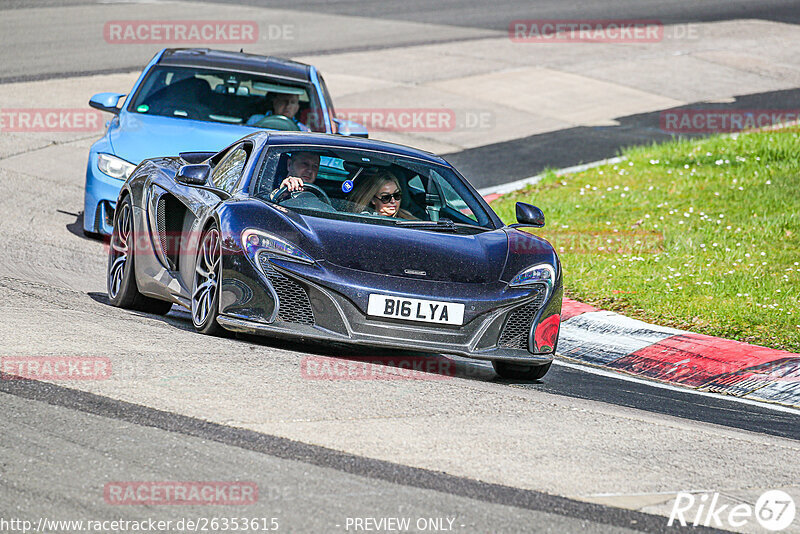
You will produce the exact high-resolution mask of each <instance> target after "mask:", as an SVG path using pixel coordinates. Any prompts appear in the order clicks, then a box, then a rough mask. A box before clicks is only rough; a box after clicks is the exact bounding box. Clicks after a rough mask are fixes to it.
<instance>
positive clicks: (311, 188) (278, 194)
mask: <svg viewBox="0 0 800 534" xmlns="http://www.w3.org/2000/svg"><path fill="white" fill-rule="evenodd" d="M288 192H289V188H287V187H286V186H283V187H279V188H278V189H276V190H275V191H273V192H272V193H271V194H270V195H269V201H270V202H274V203H276V204H277V203H278V202H280V201H281V200H283V197H284V196H285V195H286V193H288ZM305 192H309V193H314V194H315V195H316V196H317V197H318V198H319V199H320V200H321V201H323V202H324V203H326V204H327V205H329V206H331V205H332V204H331V199H330V197H329V196H328V194H327V193H326V192H325V191H323V190H322V189H321V188H319V187H317V186H316V185H314V184H303V190H302V191H292V193H291V196H292V198H294V197H296V196H297V195H299V194H300V193H305Z"/></svg>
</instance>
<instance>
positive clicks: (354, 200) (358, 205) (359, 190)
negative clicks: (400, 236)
mask: <svg viewBox="0 0 800 534" xmlns="http://www.w3.org/2000/svg"><path fill="white" fill-rule="evenodd" d="M402 198H403V192H402V189H401V188H400V180H399V179H398V178H397V176H395V175H394V174H392V173H391V172H389V171H387V170H380V171H378V172H376V173H374V174H367V175H364V176H361V177H360V178H359V179H358V180H357V181H356V186H355V188H354V189H353V192H352V193H350V199H349V200H350V203H351V206H350V211H352V212H353V213H368V214H370V215H383V216H385V217H397V218H399V219H416V217H414V216H413V215H412V214H411V213H409V212H408V211H406V210H404V209H402V208H401V207H400V201H401V200H402Z"/></svg>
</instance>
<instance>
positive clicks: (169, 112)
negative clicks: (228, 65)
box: [128, 66, 325, 132]
mask: <svg viewBox="0 0 800 534" xmlns="http://www.w3.org/2000/svg"><path fill="white" fill-rule="evenodd" d="M128 111H130V112H131V113H141V114H146V115H160V116H164V117H176V118H184V119H194V120H200V121H208V122H223V123H227V124H241V125H244V126H253V127H260V128H269V129H274V130H287V131H319V132H325V125H324V121H322V120H319V119H318V117H322V113H321V111H320V104H319V100H318V99H317V96H316V92H315V91H314V90H313V87H312V86H311V84H304V83H301V82H296V83H295V82H293V83H288V82H285V81H282V80H275V79H272V78H269V77H268V76H258V75H255V74H247V73H242V72H230V71H222V70H213V69H200V68H193V67H171V66H162V67H155V68H153V69H152V70H151V71H150V73H149V74H148V75H147V78H146V79H145V80H144V82H142V85H141V87H140V88H139V90H138V91H137V93H136V95H135V99H134V100H133V101H132V102H131V103H130V105H129V106H128Z"/></svg>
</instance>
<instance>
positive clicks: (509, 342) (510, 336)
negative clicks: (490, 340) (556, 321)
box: [497, 286, 547, 350]
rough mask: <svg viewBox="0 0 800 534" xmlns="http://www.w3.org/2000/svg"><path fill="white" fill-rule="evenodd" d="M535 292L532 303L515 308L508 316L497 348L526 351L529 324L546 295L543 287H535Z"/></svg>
mask: <svg viewBox="0 0 800 534" xmlns="http://www.w3.org/2000/svg"><path fill="white" fill-rule="evenodd" d="M536 291H537V293H536V295H535V297H534V299H533V301H531V302H529V303H528V304H526V305H524V306H521V307H519V308H517V309H516V310H514V311H512V312H511V313H510V314H509V315H508V319H506V324H504V325H503V330H502V332H501V333H500V339H499V340H498V341H497V345H498V346H500V347H504V348H507V349H525V350H528V334H530V331H531V323H533V319H534V318H535V317H536V312H538V311H539V308H541V307H542V304H544V298H545V296H546V295H547V291H546V288H545V287H544V286H537V287H536Z"/></svg>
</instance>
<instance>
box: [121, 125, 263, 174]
mask: <svg viewBox="0 0 800 534" xmlns="http://www.w3.org/2000/svg"><path fill="white" fill-rule="evenodd" d="M258 130H259V129H258V128H250V127H248V126H241V125H238V124H222V123H217V122H202V121H196V120H191V119H178V118H172V117H159V116H156V115H144V114H141V113H127V112H123V113H122V114H120V117H119V124H118V125H117V126H116V127H114V128H113V129H111V130H109V135H108V137H109V141H110V142H111V146H112V147H113V149H114V154H115V155H117V156H118V157H120V158H122V159H124V160H126V161H129V162H131V163H134V164H137V165H138V164H139V163H140V162H141V161H142V160H144V159H147V158H155V157H159V156H177V155H178V154H179V153H181V152H217V151H219V150H222V149H223V148H225V147H226V146H228V145H230V144H231V143H233V142H234V141H236V140H237V139H241V138H242V137H244V136H246V135H248V134H250V133H252V132H255V131H258Z"/></svg>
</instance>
